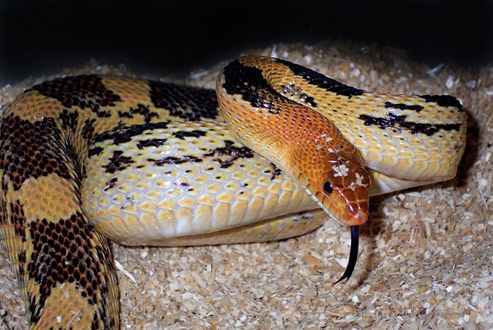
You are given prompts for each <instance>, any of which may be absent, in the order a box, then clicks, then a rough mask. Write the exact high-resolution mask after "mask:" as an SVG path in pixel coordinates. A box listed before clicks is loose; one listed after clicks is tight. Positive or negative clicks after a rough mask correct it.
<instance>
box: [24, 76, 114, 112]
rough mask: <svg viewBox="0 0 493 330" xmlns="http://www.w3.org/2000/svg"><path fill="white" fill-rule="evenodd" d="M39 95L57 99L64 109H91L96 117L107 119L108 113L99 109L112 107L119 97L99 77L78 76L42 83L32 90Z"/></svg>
mask: <svg viewBox="0 0 493 330" xmlns="http://www.w3.org/2000/svg"><path fill="white" fill-rule="evenodd" d="M32 89H33V90H36V91H38V92H39V93H41V94H43V95H45V96H47V97H51V98H54V99H57V100H58V101H59V102H60V103H62V104H63V106H64V107H67V108H70V107H72V106H78V107H80V108H81V109H91V111H92V112H94V113H95V114H96V115H97V116H98V117H109V116H111V114H110V112H108V111H103V110H100V109H101V107H106V106H114V105H115V103H116V102H119V101H120V100H121V98H120V96H118V95H117V94H115V93H113V92H112V91H111V90H109V89H107V88H106V87H105V86H104V84H103V82H102V79H101V77H100V76H97V75H80V76H72V77H65V78H58V79H54V80H51V81H46V82H43V83H41V84H39V85H36V86H34V87H33V88H32Z"/></svg>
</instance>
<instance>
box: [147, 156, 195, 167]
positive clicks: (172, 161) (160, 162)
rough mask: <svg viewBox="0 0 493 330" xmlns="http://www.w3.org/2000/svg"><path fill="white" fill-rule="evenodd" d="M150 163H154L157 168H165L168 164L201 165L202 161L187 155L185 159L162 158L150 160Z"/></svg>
mask: <svg viewBox="0 0 493 330" xmlns="http://www.w3.org/2000/svg"><path fill="white" fill-rule="evenodd" d="M150 161H152V162H154V164H155V165H157V166H163V165H166V164H183V163H189V162H191V163H200V162H201V161H202V159H200V158H198V157H195V156H191V155H185V156H183V157H173V156H170V157H166V158H161V159H157V160H155V159H150Z"/></svg>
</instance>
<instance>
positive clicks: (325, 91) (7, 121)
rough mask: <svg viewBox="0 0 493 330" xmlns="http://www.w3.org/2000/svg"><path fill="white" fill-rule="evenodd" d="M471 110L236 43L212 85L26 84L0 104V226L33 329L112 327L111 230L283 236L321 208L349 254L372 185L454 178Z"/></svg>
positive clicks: (308, 222)
mask: <svg viewBox="0 0 493 330" xmlns="http://www.w3.org/2000/svg"><path fill="white" fill-rule="evenodd" d="M465 136H466V112H465V110H464V108H463V106H462V104H461V103H460V101H459V100H458V99H456V98H455V97H453V96H450V95H390V94H383V93H373V92H367V91H364V90H362V89H358V88H355V87H351V86H348V85H345V84H343V83H341V82H338V81H337V80H334V79H332V78H329V77H327V76H325V75H323V74H321V73H319V72H316V71H314V70H311V69H309V68H306V67H304V66H301V65H299V64H295V63H292V62H289V61H286V60H283V59H277V58H270V57H262V56H253V55H250V56H244V57H240V58H239V59H237V60H234V61H232V62H230V63H229V64H227V65H226V66H225V67H224V68H223V70H222V72H221V74H220V75H219V77H218V79H217V83H216V88H215V89H206V88H202V87H195V86H188V85H180V84H175V83H170V82H166V81H159V80H145V79H136V78H132V77H124V76H116V75H96V74H87V75H77V76H65V77H60V78H56V79H54V80H50V81H45V82H42V83H40V84H38V85H35V86H33V87H31V88H29V89H27V90H26V91H24V92H23V93H22V94H21V95H20V96H18V97H17V98H16V99H15V100H14V101H13V102H11V103H10V104H9V105H8V106H6V107H5V109H4V111H3V113H2V115H1V118H0V235H1V238H2V239H3V241H4V242H5V246H6V248H7V250H8V255H9V258H10V261H11V264H12V265H13V269H14V272H15V274H16V276H17V278H18V280H19V283H20V287H21V289H22V293H23V296H24V297H25V306H26V310H27V313H28V317H29V325H30V327H31V328H33V329H45V328H56V329H64V328H72V329H86V328H93V329H112V328H119V326H120V321H119V319H120V315H119V291H118V283H117V277H116V269H115V265H114V261H113V256H112V251H111V247H110V243H109V241H110V240H113V241H115V242H118V243H120V244H124V245H130V246H144V245H150V246H193V245H207V244H229V243H247V242H262V241H272V240H280V239H286V238H290V237H295V236H298V235H302V234H304V233H308V232H310V231H313V230H314V229H316V228H318V227H320V226H321V225H322V224H324V223H325V222H326V221H327V219H331V220H334V221H336V222H338V223H340V224H341V225H343V226H349V227H350V228H351V248H350V256H349V261H348V266H347V268H346V271H345V272H344V274H343V276H342V277H341V279H340V280H342V279H345V280H346V281H347V280H348V279H349V277H350V276H351V273H352V271H353V269H354V267H355V263H356V259H357V256H358V240H359V227H360V226H361V225H362V224H364V223H365V222H366V221H367V220H368V214H369V197H370V196H375V195H380V194H385V193H389V192H393V191H399V190H403V189H407V188H410V187H416V186H421V185H425V184H430V183H434V182H439V181H444V180H448V179H451V178H453V177H454V176H455V175H456V172H457V166H458V164H459V161H460V159H461V156H462V154H463V152H464V148H465V141H466V138H465Z"/></svg>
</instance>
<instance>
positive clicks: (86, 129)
mask: <svg viewBox="0 0 493 330" xmlns="http://www.w3.org/2000/svg"><path fill="white" fill-rule="evenodd" d="M95 122H96V119H94V118H88V119H86V120H85V121H84V125H83V126H82V137H83V138H84V139H85V140H86V141H91V140H92V138H93V136H94V123H95Z"/></svg>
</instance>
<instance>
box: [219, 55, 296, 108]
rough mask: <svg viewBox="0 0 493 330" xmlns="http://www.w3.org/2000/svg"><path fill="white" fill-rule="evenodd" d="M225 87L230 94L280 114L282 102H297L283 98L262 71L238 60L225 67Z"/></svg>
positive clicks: (254, 105)
mask: <svg viewBox="0 0 493 330" xmlns="http://www.w3.org/2000/svg"><path fill="white" fill-rule="evenodd" d="M223 73H224V84H223V87H224V89H225V90H226V92H227V93H228V94H230V95H235V94H236V95H241V98H242V99H243V100H245V101H247V102H249V103H250V104H251V105H252V106H253V107H255V108H264V109H266V110H267V111H268V112H269V113H271V114H279V113H280V112H281V108H279V106H278V104H279V103H280V102H287V103H295V102H293V101H291V100H289V99H286V98H282V96H281V95H280V94H279V93H277V92H276V91H275V90H274V89H273V88H272V86H271V85H269V84H268V83H267V80H265V78H264V77H263V76H262V71H261V70H260V69H257V68H253V67H249V66H246V65H243V64H241V63H240V61H238V60H236V61H233V62H231V63H229V64H228V65H227V66H226V67H225V68H224V71H223Z"/></svg>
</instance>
